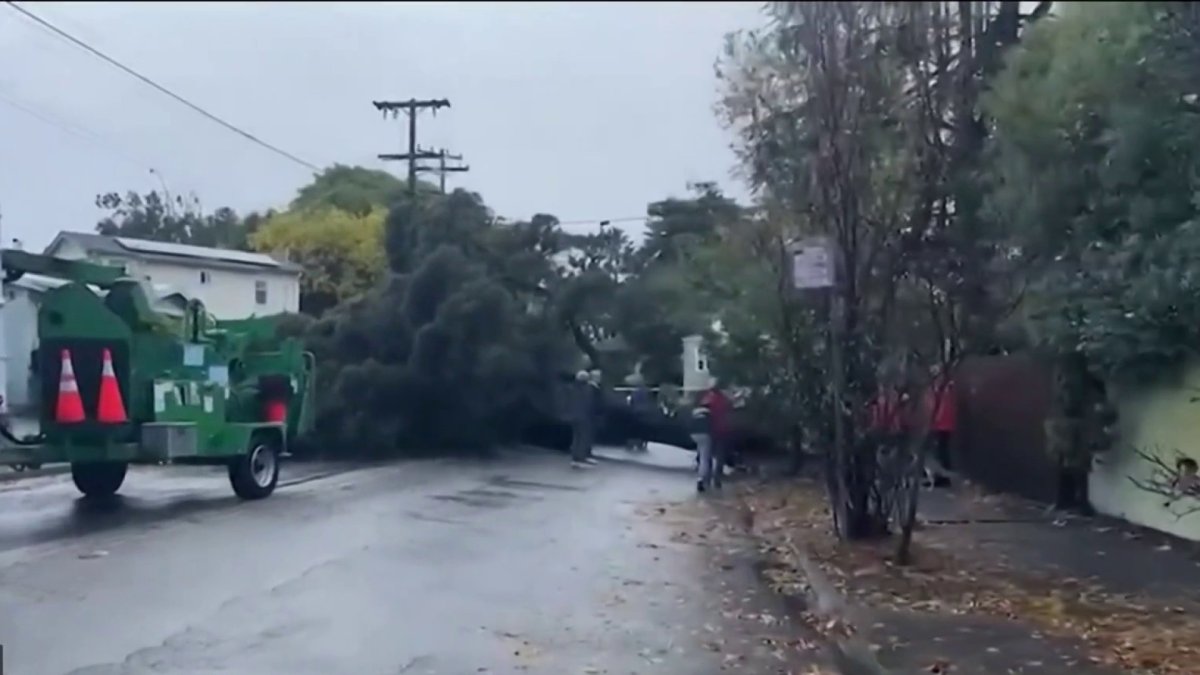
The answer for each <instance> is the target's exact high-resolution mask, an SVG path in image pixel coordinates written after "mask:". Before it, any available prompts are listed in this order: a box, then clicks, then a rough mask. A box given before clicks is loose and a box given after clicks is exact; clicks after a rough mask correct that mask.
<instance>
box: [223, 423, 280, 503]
mask: <svg viewBox="0 0 1200 675" xmlns="http://www.w3.org/2000/svg"><path fill="white" fill-rule="evenodd" d="M279 455H280V449H279V437H278V436H276V435H274V434H255V435H254V436H253V437H251V439H250V448H249V449H248V450H247V451H246V453H245V454H243V455H239V456H238V457H237V458H236V459H235V460H234V461H233V463H232V464H230V465H229V484H230V485H232V486H233V492H234V494H236V495H237V496H238V497H241V498H242V499H265V498H266V497H270V496H271V493H272V492H274V491H275V485H276V484H277V483H279Z"/></svg>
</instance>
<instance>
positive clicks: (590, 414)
mask: <svg viewBox="0 0 1200 675" xmlns="http://www.w3.org/2000/svg"><path fill="white" fill-rule="evenodd" d="M595 406H596V403H595V394H594V393H593V388H592V384H591V378H590V377H589V376H588V373H587V371H585V370H581V371H579V372H578V373H577V374H576V375H575V382H574V383H573V385H572V387H571V408H570V415H571V466H573V467H575V468H584V467H587V466H591V465H592V464H595V463H596V460H594V459H592V443H593V439H594V435H595Z"/></svg>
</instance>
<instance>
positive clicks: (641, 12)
mask: <svg viewBox="0 0 1200 675" xmlns="http://www.w3.org/2000/svg"><path fill="white" fill-rule="evenodd" d="M29 8H30V9H31V10H32V11H35V12H37V13H39V14H40V15H42V16H44V17H45V18H47V19H48V20H50V21H52V22H54V23H56V24H57V25H59V26H60V27H62V28H63V29H64V30H66V31H68V32H70V33H73V34H75V35H76V36H78V37H80V38H82V39H84V40H86V41H88V42H90V43H92V44H93V45H95V46H96V47H98V48H99V49H101V50H102V51H105V52H107V53H109V54H111V55H112V56H114V57H115V58H117V59H119V60H121V61H123V62H125V63H127V64H129V65H130V66H132V67H134V68H135V69H138V70H140V71H142V72H144V73H145V74H147V75H148V76H150V77H152V78H154V79H156V80H157V81H159V82H161V83H162V84H164V85H166V86H168V87H169V88H171V89H173V90H175V91H177V92H178V93H180V94H181V95H183V96H185V97H187V98H190V99H191V100H193V101H195V102H197V103H199V104H201V105H202V106H204V107H206V108H208V109H209V110H211V111H212V112H214V113H216V114H218V115H220V116H222V117H225V118H226V119H228V120H229V121H231V122H233V123H235V124H237V125H239V126H241V127H243V128H245V129H247V130H249V131H251V132H253V133H255V134H257V135H259V136H260V137H261V138H263V139H264V140H266V141H268V142H270V143H274V144H276V145H278V146H280V147H282V148H284V149H286V150H288V151H289V152H292V153H294V154H296V155H299V156H301V157H303V158H305V159H307V160H308V161H311V162H313V163H315V164H318V165H326V164H330V163H333V162H335V161H337V162H343V163H358V164H365V165H368V166H381V163H379V162H378V161H377V160H375V159H374V156H375V154H376V153H378V152H387V151H399V149H400V148H401V143H402V139H403V134H404V126H403V124H402V123H401V122H400V121H398V120H396V121H390V120H389V121H384V120H383V119H381V117H380V116H379V114H378V113H377V112H376V111H375V110H374V109H373V108H372V106H371V100H372V99H384V98H392V99H399V98H409V97H414V96H415V97H421V98H423V97H445V98H449V99H450V100H451V102H452V104H453V108H452V109H450V110H447V111H442V112H440V113H439V114H438V115H437V117H431V116H428V115H426V116H423V117H422V118H421V119H420V122H419V124H420V138H421V142H422V144H423V145H427V146H431V147H437V146H445V147H448V148H449V149H451V150H452V151H454V152H460V153H463V154H464V155H465V156H466V159H467V162H468V163H469V164H470V165H471V169H472V170H471V172H470V173H468V174H459V175H454V176H451V178H450V183H451V184H452V185H462V186H465V187H469V188H471V189H473V190H477V191H479V192H480V193H482V194H483V196H484V198H485V199H486V200H487V201H488V203H489V204H491V205H492V206H493V207H495V208H496V210H497V211H498V212H499V213H500V214H502V215H505V216H508V217H510V218H521V217H527V216H529V215H531V214H533V213H535V212H538V211H543V212H550V213H554V214H556V215H558V216H559V217H560V218H562V219H564V220H576V219H589V218H610V217H622V216H630V215H640V214H642V213H644V209H645V205H646V203H647V202H649V201H652V200H655V199H659V198H662V197H664V196H666V195H669V194H682V193H683V192H684V190H685V183H686V182H687V181H689V180H709V179H715V180H718V181H720V182H721V183H722V184H723V185H725V186H726V187H727V189H729V190H730V191H731V192H732V193H734V194H737V195H742V194H744V191H743V189H742V188H741V187H740V186H739V185H736V184H735V183H734V181H733V180H732V179H731V178H730V171H731V169H732V167H733V163H734V158H733V155H732V153H731V152H730V151H729V149H728V146H729V142H730V137H729V135H728V134H727V133H726V132H725V131H724V130H722V129H721V127H720V125H719V123H718V120H717V119H716V117H715V116H714V114H713V112H712V105H713V103H714V101H715V99H716V90H717V89H716V88H717V83H716V80H715V78H714V75H713V69H712V65H713V61H714V59H715V58H716V57H717V56H718V54H719V52H720V49H721V44H722V38H723V35H724V34H725V33H726V32H727V31H730V30H735V29H738V28H745V27H751V26H754V25H757V24H758V23H759V22H760V19H759V14H758V4H757V3H694V4H693V3H686V4H685V3H642V4H637V3H571V4H534V3H528V4H526V3H478V4H474V3H396V4H388V3H361V4H360V3H329V4H316V3H295V4H292V3H192V4H170V3H81V4H58V3H31V4H30V5H29ZM0 63H4V64H6V66H5V68H4V69H3V70H2V71H0V213H3V228H4V237H5V238H6V239H8V238H11V237H18V238H21V239H23V240H25V241H26V242H27V243H28V244H29V245H30V246H38V245H41V244H45V243H46V242H48V241H49V239H50V238H51V237H52V236H53V234H54V233H55V232H57V231H58V230H60V229H89V228H90V227H92V226H93V225H94V223H95V221H96V218H97V216H98V215H99V212H98V211H97V209H96V208H95V207H94V205H93V203H92V202H93V198H94V196H95V194H96V193H99V192H105V191H109V190H126V189H139V190H149V189H155V188H157V187H158V186H159V183H158V180H157V179H156V178H155V177H154V176H153V175H150V173H149V171H148V168H149V167H151V166H152V167H155V168H156V169H157V170H158V171H159V172H160V173H161V174H162V176H163V177H164V178H165V180H166V181H167V183H168V185H169V187H170V189H171V190H172V191H173V192H175V193H188V192H195V193H196V194H197V195H198V196H199V198H200V199H201V201H202V204H203V205H204V207H205V208H207V209H212V208H215V207H217V206H226V205H228V206H232V207H234V208H236V209H238V210H239V211H246V210H251V209H263V208H266V207H270V206H282V205H284V204H286V203H287V201H288V200H289V199H290V198H291V196H292V195H293V193H294V191H295V190H296V188H297V187H298V186H300V185H301V184H303V183H304V182H305V181H306V180H307V179H308V177H309V175H308V172H307V171H306V170H305V169H303V168H301V167H298V166H296V165H293V164H290V163H288V162H287V161H286V160H284V159H282V158H279V157H277V156H275V155H273V154H271V153H269V152H267V151H266V150H263V149H261V148H259V147H257V146H254V145H252V144H250V143H249V142H247V141H245V140H244V139H241V138H239V137H237V136H236V135H234V134H232V133H229V132H227V131H225V130H223V129H221V128H219V127H218V126H216V125H215V124H213V123H211V122H209V121H207V120H205V119H204V118H202V117H200V116H199V115H197V114H195V113H193V112H191V111H189V110H187V109H186V108H184V107H183V106H181V105H179V104H177V103H175V102H173V101H171V100H170V99H167V98H166V97H164V96H162V95H161V94H158V93H156V92H154V91H152V90H150V89H149V88H147V87H145V86H144V85H142V84H140V83H138V82H137V81H135V80H133V79H132V78H130V77H128V76H126V75H123V74H121V73H119V72H118V71H116V70H115V69H113V68H111V67H110V66H108V65H106V64H104V63H102V62H101V61H99V60H98V59H96V58H93V57H91V56H89V55H88V54H86V53H84V52H83V51H81V50H80V49H79V48H77V47H75V46H72V45H69V44H67V43H65V42H63V41H62V40H60V39H58V38H56V37H54V36H52V35H50V34H48V33H47V32H45V31H44V30H42V29H39V28H38V27H36V26H35V25H33V24H31V23H30V22H29V21H27V20H25V19H24V18H22V17H21V16H20V15H18V14H17V13H16V12H14V11H12V10H11V9H9V8H0ZM13 103H15V104H17V105H20V106H23V107H26V108H29V109H31V110H33V111H34V112H35V113H36V114H38V115H40V116H42V117H46V118H49V119H51V120H53V121H55V122H56V123H58V124H60V125H65V126H68V127H70V128H71V129H73V130H74V131H75V133H68V132H66V131H63V130H62V129H60V128H57V127H55V126H51V125H48V124H45V123H43V122H42V121H39V120H38V119H35V118H34V117H33V116H31V115H29V114H28V113H26V112H22V111H21V110H18V109H17V108H15V107H14V106H13ZM388 168H390V169H391V170H393V171H395V172H396V173H397V174H398V175H402V174H403V167H401V166H398V165H393V166H389V167H388ZM634 227H635V228H636V226H634Z"/></svg>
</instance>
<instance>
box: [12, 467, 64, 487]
mask: <svg viewBox="0 0 1200 675" xmlns="http://www.w3.org/2000/svg"><path fill="white" fill-rule="evenodd" d="M70 471H71V467H70V465H67V464H63V465H60V466H51V467H47V468H45V469H33V470H32V471H5V472H3V473H0V484H3V483H15V482H17V481H22V480H26V479H29V478H41V477H43V476H58V475H61V474H64V473H68V472H70Z"/></svg>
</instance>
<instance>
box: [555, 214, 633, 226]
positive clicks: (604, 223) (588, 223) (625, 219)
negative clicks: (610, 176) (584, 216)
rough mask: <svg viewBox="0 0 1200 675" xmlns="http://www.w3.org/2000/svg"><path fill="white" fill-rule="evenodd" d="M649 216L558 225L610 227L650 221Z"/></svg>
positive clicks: (581, 221) (567, 222) (595, 219)
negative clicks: (615, 224)
mask: <svg viewBox="0 0 1200 675" xmlns="http://www.w3.org/2000/svg"><path fill="white" fill-rule="evenodd" d="M650 218H651V216H626V217H624V218H593V219H591V220H563V221H559V223H558V224H559V225H560V226H563V225H599V226H601V227H603V226H605V225H611V224H613V223H637V222H645V221H647V220H650Z"/></svg>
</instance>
